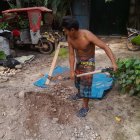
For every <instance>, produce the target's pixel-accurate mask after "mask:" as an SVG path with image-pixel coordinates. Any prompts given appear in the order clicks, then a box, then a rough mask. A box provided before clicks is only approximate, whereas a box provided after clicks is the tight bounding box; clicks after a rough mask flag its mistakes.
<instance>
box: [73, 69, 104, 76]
mask: <svg viewBox="0 0 140 140" xmlns="http://www.w3.org/2000/svg"><path fill="white" fill-rule="evenodd" d="M101 72H102V70H96V71H92V72H87V73H82V74H78V75H76V77H82V76H86V75H91V74H96V73H101Z"/></svg>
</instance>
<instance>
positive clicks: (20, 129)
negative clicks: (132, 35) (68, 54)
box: [0, 39, 140, 140]
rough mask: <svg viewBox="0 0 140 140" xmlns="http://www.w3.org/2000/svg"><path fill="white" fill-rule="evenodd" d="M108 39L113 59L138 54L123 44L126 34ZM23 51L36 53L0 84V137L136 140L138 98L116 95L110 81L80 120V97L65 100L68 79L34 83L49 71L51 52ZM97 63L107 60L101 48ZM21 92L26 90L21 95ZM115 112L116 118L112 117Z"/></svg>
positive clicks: (15, 139)
mask: <svg viewBox="0 0 140 140" xmlns="http://www.w3.org/2000/svg"><path fill="white" fill-rule="evenodd" d="M107 42H109V43H111V46H110V47H111V48H112V50H113V52H114V53H115V55H116V57H117V58H125V57H131V56H135V57H136V56H137V57H139V56H140V52H129V51H128V50H127V49H126V45H125V39H110V40H107ZM21 54H24V55H25V54H27V52H25V51H22V52H20V53H19V55H21ZM28 54H35V56H36V57H35V60H33V61H32V62H31V63H30V64H26V65H25V66H24V67H23V68H22V71H21V72H19V73H17V74H16V75H15V76H13V77H11V78H10V80H9V81H7V82H4V83H0V140H139V139H140V123H139V122H140V108H139V106H140V99H137V98H135V97H133V98H130V97H128V96H127V95H120V93H119V91H118V87H117V86H114V87H113V89H112V90H111V91H110V92H109V93H108V94H107V96H106V97H105V99H103V100H91V101H90V112H89V114H88V115H87V117H86V118H83V119H79V118H77V117H76V115H75V112H76V111H77V110H78V109H79V107H80V106H81V101H77V102H72V101H69V100H68V99H67V97H68V96H69V95H70V94H74V93H75V91H76V90H75V88H74V86H73V83H72V82H71V81H66V82H64V83H65V84H64V83H62V84H58V85H55V86H51V87H50V88H47V89H42V88H38V87H35V86H33V82H35V81H36V80H37V79H38V78H40V77H41V76H42V75H43V74H45V73H47V72H48V70H49V66H50V63H51V61H52V56H45V55H41V54H39V53H36V52H28ZM58 64H59V65H65V66H68V60H67V59H66V60H64V59H61V58H60V59H59V61H58ZM96 65H97V67H104V66H109V65H110V61H109V59H108V58H107V57H106V55H105V53H104V52H103V51H102V50H101V49H98V48H97V49H96ZM19 93H20V94H19ZM21 93H25V97H24V98H23V97H22V96H21V95H22V94H21ZM19 95H20V96H19ZM116 117H117V118H119V119H121V120H120V121H117V120H116Z"/></svg>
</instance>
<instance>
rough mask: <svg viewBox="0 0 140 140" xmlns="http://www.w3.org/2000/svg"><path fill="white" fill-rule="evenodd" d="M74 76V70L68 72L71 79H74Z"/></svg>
mask: <svg viewBox="0 0 140 140" xmlns="http://www.w3.org/2000/svg"><path fill="white" fill-rule="evenodd" d="M74 78H75V72H74V71H71V72H70V79H71V80H74Z"/></svg>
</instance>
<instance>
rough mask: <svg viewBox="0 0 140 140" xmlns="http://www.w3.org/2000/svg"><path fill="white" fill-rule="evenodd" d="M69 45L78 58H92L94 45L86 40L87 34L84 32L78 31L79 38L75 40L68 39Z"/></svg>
mask: <svg viewBox="0 0 140 140" xmlns="http://www.w3.org/2000/svg"><path fill="white" fill-rule="evenodd" d="M68 40H69V43H70V44H71V45H72V47H73V48H74V49H75V50H76V53H77V55H78V56H79V57H83V56H86V57H89V58H91V57H94V56H95V45H94V44H92V43H91V42H90V41H89V40H88V32H87V31H86V30H79V37H78V38H77V39H72V38H70V37H69V38H68Z"/></svg>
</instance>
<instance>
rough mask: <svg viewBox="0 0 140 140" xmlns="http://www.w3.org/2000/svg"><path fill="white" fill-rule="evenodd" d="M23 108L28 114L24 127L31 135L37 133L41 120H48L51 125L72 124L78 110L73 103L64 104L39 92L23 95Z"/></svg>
mask: <svg viewBox="0 0 140 140" xmlns="http://www.w3.org/2000/svg"><path fill="white" fill-rule="evenodd" d="M25 107H26V109H27V111H28V114H27V119H26V121H25V122H24V125H25V127H26V129H28V130H29V132H30V133H31V134H34V133H36V134H37V133H38V132H39V123H40V121H41V120H42V119H43V118H48V119H49V120H50V121H51V122H52V123H58V124H65V125H66V124H69V123H72V122H73V120H74V116H75V112H76V111H77V110H78V108H77V107H78V106H77V103H75V102H74V103H72V102H70V101H67V102H66V101H65V100H63V98H60V97H59V96H53V95H51V94H46V93H40V92H27V93H25Z"/></svg>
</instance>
